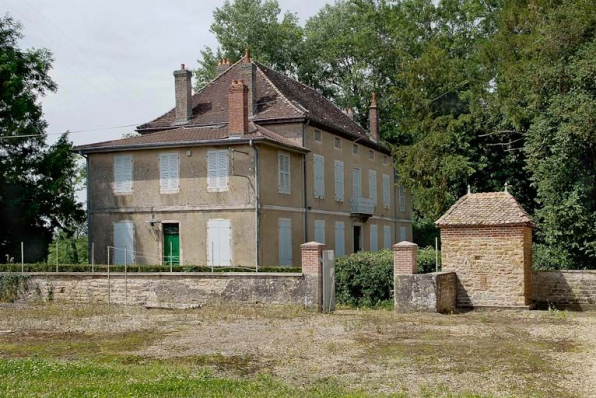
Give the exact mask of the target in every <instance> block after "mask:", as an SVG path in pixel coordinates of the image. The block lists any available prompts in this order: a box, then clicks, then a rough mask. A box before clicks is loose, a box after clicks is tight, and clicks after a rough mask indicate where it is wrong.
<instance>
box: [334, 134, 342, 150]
mask: <svg viewBox="0 0 596 398" xmlns="http://www.w3.org/2000/svg"><path fill="white" fill-rule="evenodd" d="M333 145H334V146H335V149H341V138H339V137H335V140H334V144H333Z"/></svg>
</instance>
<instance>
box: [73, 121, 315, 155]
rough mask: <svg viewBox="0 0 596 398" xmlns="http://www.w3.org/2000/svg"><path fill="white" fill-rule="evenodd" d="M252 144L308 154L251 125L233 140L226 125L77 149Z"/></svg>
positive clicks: (160, 133) (108, 142) (99, 143)
mask: <svg viewBox="0 0 596 398" xmlns="http://www.w3.org/2000/svg"><path fill="white" fill-rule="evenodd" d="M250 140H253V141H265V142H269V143H271V144H277V145H281V146H284V147H288V148H290V149H295V150H298V151H303V152H307V151H308V150H307V149H306V148H304V147H303V146H301V145H298V144H296V143H295V142H293V141H291V140H289V139H288V138H286V137H284V136H282V135H280V134H277V133H275V132H273V131H271V130H269V129H267V128H265V127H263V126H259V125H257V124H255V123H249V125H248V133H247V134H244V135H242V136H241V137H239V138H238V137H230V136H229V134H228V126H227V125H215V126H208V127H179V128H176V129H172V130H163V131H159V132H155V133H150V134H143V135H139V136H136V137H130V138H123V139H121V140H112V141H104V142H97V143H93V144H88V145H79V146H76V147H75V148H74V150H75V151H77V152H82V153H89V152H106V151H117V150H130V149H143V148H154V147H166V146H176V147H180V146H185V145H201V144H207V143H209V144H230V145H232V144H239V143H246V142H248V141H250Z"/></svg>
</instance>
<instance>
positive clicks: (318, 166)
mask: <svg viewBox="0 0 596 398" xmlns="http://www.w3.org/2000/svg"><path fill="white" fill-rule="evenodd" d="M314 160H315V165H314V172H315V178H314V180H315V189H314V196H315V198H321V199H322V198H324V197H325V158H324V157H323V156H321V155H315V156H314Z"/></svg>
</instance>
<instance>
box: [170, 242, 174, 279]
mask: <svg viewBox="0 0 596 398" xmlns="http://www.w3.org/2000/svg"><path fill="white" fill-rule="evenodd" d="M173 249H174V248H173V246H172V241H170V272H172V263H173V262H174V261H173V258H172V256H173V254H172V250H173Z"/></svg>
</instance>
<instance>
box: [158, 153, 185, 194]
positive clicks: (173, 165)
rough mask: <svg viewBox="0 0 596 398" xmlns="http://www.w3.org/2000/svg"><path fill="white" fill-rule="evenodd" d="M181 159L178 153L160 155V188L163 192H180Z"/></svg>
mask: <svg viewBox="0 0 596 398" xmlns="http://www.w3.org/2000/svg"><path fill="white" fill-rule="evenodd" d="M179 160H180V158H179V156H178V154H177V153H162V154H160V155H159V190H160V192H161V193H164V194H168V193H178V192H180V186H179V179H178V174H179V164H178V163H179Z"/></svg>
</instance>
